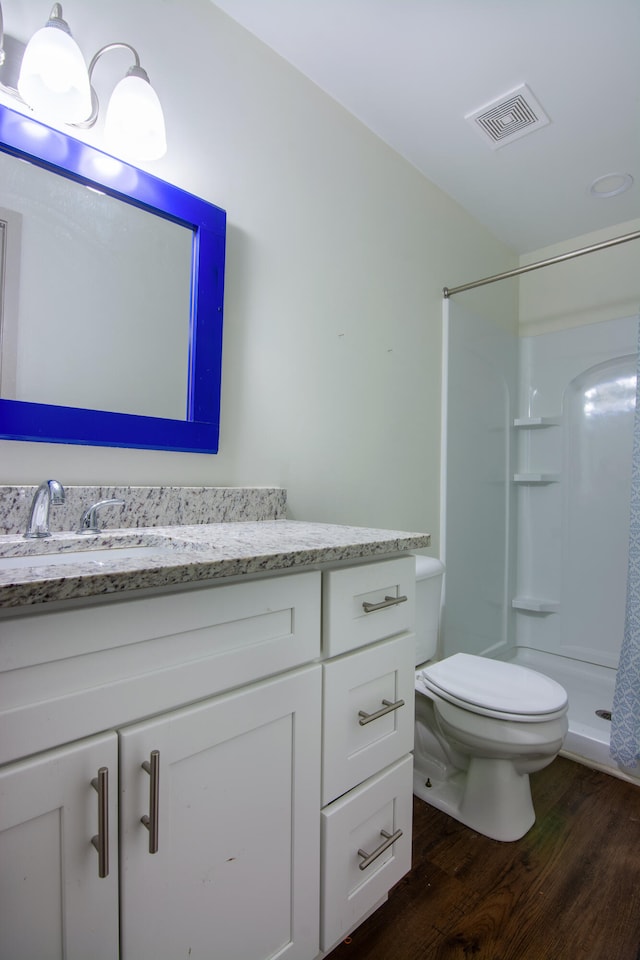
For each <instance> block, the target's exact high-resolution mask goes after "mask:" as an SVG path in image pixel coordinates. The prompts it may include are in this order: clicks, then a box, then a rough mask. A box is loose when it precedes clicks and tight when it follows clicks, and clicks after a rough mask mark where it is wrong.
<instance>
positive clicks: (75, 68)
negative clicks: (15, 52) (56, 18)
mask: <svg viewBox="0 0 640 960" xmlns="http://www.w3.org/2000/svg"><path fill="white" fill-rule="evenodd" d="M18 93H19V94H20V96H21V97H22V99H23V100H24V101H25V102H26V103H28V104H29V106H30V107H31V108H32V109H33V110H35V111H36V112H38V113H39V114H41V115H42V116H43V117H45V118H50V119H51V120H56V121H59V122H62V123H81V122H82V121H83V120H86V119H87V117H88V116H89V114H90V113H91V90H90V87H89V73H88V71H87V66H86V64H85V62H84V57H83V56H82V53H81V52H80V48H79V47H78V45H77V43H76V42H75V40H74V39H73V37H72V36H71V35H70V34H68V33H67V32H66V31H65V30H62V29H60V27H56V26H46V27H42V29H41V30H38V31H37V32H36V33H34V35H33V36H32V38H31V40H30V41H29V43H28V44H27V48H26V50H25V52H24V56H23V58H22V66H21V67H20V76H19V78H18Z"/></svg>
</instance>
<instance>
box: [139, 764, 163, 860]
mask: <svg viewBox="0 0 640 960" xmlns="http://www.w3.org/2000/svg"><path fill="white" fill-rule="evenodd" d="M141 766H142V769H143V770H145V771H146V772H147V773H148V774H149V777H150V779H149V815H148V816H147V815H146V814H145V815H144V817H140V823H143V824H144V825H145V827H146V828H147V830H148V831H149V853H157V852H158V826H159V816H158V814H159V811H160V751H159V750H152V751H151V753H150V755H149V760H145V761H144V763H143V764H141Z"/></svg>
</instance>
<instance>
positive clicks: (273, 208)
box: [0, 0, 515, 551]
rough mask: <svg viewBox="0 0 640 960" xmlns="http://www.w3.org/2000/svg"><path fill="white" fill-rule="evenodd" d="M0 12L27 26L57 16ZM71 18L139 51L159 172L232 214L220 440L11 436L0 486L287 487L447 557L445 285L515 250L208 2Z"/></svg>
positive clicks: (98, 6)
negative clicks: (65, 441)
mask: <svg viewBox="0 0 640 960" xmlns="http://www.w3.org/2000/svg"><path fill="white" fill-rule="evenodd" d="M3 11H4V21H5V31H6V32H7V33H8V34H12V35H14V36H18V37H20V38H21V39H26V37H27V35H29V34H30V33H31V32H33V30H34V29H36V28H37V27H38V26H40V23H41V21H42V20H44V18H45V15H46V13H47V12H48V10H44V12H42V11H41V10H40V9H36V5H35V4H34V3H33V2H32V0H4V2H3ZM64 14H65V17H66V19H67V20H68V21H69V23H70V25H71V28H72V30H73V32H74V35H75V36H76V39H77V40H78V41H79V43H80V44H81V46H82V47H83V49H84V50H85V52H86V54H87V56H89V55H90V54H91V53H93V51H95V50H96V49H97V48H98V47H99V46H101V45H103V44H104V43H106V42H108V41H112V40H118V39H122V40H126V41H128V42H129V43H132V44H133V45H134V46H136V47H137V48H138V49H139V51H140V54H141V58H142V63H143V66H144V67H145V68H146V70H147V71H148V73H149V75H150V77H151V80H152V83H153V84H154V86H155V87H156V89H157V91H158V93H159V95H160V97H161V99H162V102H163V106H164V108H165V115H166V120H167V135H168V141H169V151H168V154H167V156H166V157H165V158H163V159H162V160H161V161H159V162H157V163H155V164H153V165H149V166H148V169H149V170H151V172H153V173H154V174H156V175H157V176H160V177H162V178H165V179H167V180H169V181H172V182H174V183H176V184H178V185H179V186H181V187H183V188H185V189H187V190H189V191H191V192H193V193H196V194H199V195H201V196H203V197H204V198H206V199H207V200H210V201H212V202H213V203H216V204H218V205H219V206H221V207H223V208H225V209H226V210H227V213H228V249H227V273H226V302H225V339H224V358H223V396H222V425H221V436H220V453H219V454H218V455H217V456H203V455H197V454H176V453H162V452H147V451H137V450H133V451H127V450H113V449H107V448H96V447H94V448H83V447H74V446H67V445H58V444H29V443H22V442H17V441H2V442H0V482H3V483H14V482H36V481H39V480H41V479H43V478H45V477H49V476H54V477H57V478H58V479H60V480H61V481H62V482H63V483H65V482H66V483H94V482H95V483H97V482H102V483H118V482H122V483H134V484H135V483H141V484H143V483H153V484H162V483H164V484H172V483H174V484H180V483H188V484H203V485H205V484H214V485H225V484H231V485H236V484H250V485H262V484H270V485H271V484H273V485H280V486H284V487H286V488H287V489H288V491H289V506H290V513H291V515H292V516H293V517H294V518H297V519H303V518H304V519H309V520H320V521H323V520H326V521H336V522H348V523H355V524H366V525H373V526H388V527H396V528H404V529H419V530H426V531H431V532H433V534H434V535H435V536H434V551H437V549H438V544H437V522H438V485H439V480H438V478H439V430H440V351H441V290H442V287H443V286H445V285H447V286H453V285H455V284H458V283H463V282H465V281H468V280H470V279H473V278H476V277H482V276H485V275H487V274H491V273H496V272H499V271H501V270H505V269H510V268H512V267H513V266H515V257H514V256H513V255H512V254H511V253H510V251H509V250H507V249H506V248H505V247H504V246H503V245H502V244H500V243H498V242H497V241H496V240H495V239H494V238H493V237H492V236H491V235H490V234H488V232H487V231H486V230H485V229H484V228H482V227H481V226H480V225H479V224H478V223H476V222H475V221H473V220H472V219H471V218H470V217H469V216H468V215H467V214H466V213H465V212H464V211H463V210H462V209H461V208H460V207H459V206H458V205H457V204H455V203H454V202H453V201H452V200H451V199H450V198H448V197H447V196H445V195H444V194H443V193H442V192H441V191H439V190H438V189H437V188H436V187H435V186H433V185H432V184H431V183H429V182H428V181H427V180H425V179H424V178H423V177H422V176H421V175H420V174H419V173H418V172H417V171H416V170H415V169H414V168H413V167H412V166H410V165H409V164H408V163H407V162H406V161H404V160H403V159H402V158H400V157H399V156H398V155H397V154H395V153H394V152H393V151H392V150H390V149H389V148H388V147H387V146H386V145H385V144H384V143H382V142H381V141H380V140H378V139H377V138H376V137H375V136H373V134H371V133H370V132H369V131H368V130H366V129H365V128H364V127H363V126H361V125H360V124H359V123H358V122H357V121H356V120H355V119H354V118H353V117H351V116H350V115H349V114H347V113H346V112H345V111H344V110H343V109H342V108H341V107H340V106H339V105H337V104H336V103H335V102H333V101H332V100H330V99H329V98H328V97H327V96H326V95H325V94H323V93H322V92H321V91H320V90H319V89H318V88H316V87H315V86H314V85H313V84H311V83H310V82H309V81H307V80H306V79H305V78H303V77H302V76H301V75H300V74H298V73H297V72H296V71H295V70H294V69H293V68H291V67H290V66H289V65H288V64H286V63H285V62H284V61H282V60H281V59H280V58H279V57H277V56H276V55H275V54H274V53H273V52H272V51H271V50H269V49H268V48H267V47H265V46H264V45H262V44H261V43H260V42H258V41H257V40H256V39H255V38H253V37H252V36H251V35H249V34H248V33H246V32H245V31H244V30H243V29H242V28H241V27H239V26H238V25H237V24H235V23H234V22H233V21H232V20H230V19H228V18H227V17H226V16H225V15H224V14H222V13H221V12H220V11H219V10H218V9H217V8H216V7H215V6H214V5H213V4H212V3H210V2H209V0H136V2H135V3H131V2H130V0H110V2H109V4H105V3H104V2H102V0H67V2H65V4H64ZM117 56H118V55H116V54H113V55H112V57H113V59H114V60H115V59H116V58H117ZM103 63H104V65H103ZM123 63H124V67H123V68H124V69H126V67H127V66H128V62H126V58H125V57H124V55H123ZM116 66H117V64H116ZM111 69H112V68H111V65H109V64H108V63H107V59H105V60H104V61H101V63H100V65H99V67H98V69H97V71H96V75H95V81H96V85H97V86H98V88H99V89H98V92H99V94H100V95H101V96H102V97H103V98H104V100H105V101H106V98H107V97H108V93H109V89H110V88H109V87H108V85H107V80H108V79H109V71H111ZM101 85H102V87H104V88H105V89H104V92H102V90H101V89H100V88H101ZM85 136H86V139H87V140H91V141H92V142H95V143H96V144H97V145H99V136H100V129H99V127H98V128H97V129H96V130H95V131H91V132H89V133H87V134H86V135H85ZM511 299H513V298H511Z"/></svg>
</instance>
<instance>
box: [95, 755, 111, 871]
mask: <svg viewBox="0 0 640 960" xmlns="http://www.w3.org/2000/svg"><path fill="white" fill-rule="evenodd" d="M91 786H92V787H93V789H94V790H95V791H96V792H97V794H98V832H97V834H96V836H95V837H91V843H92V844H93V846H94V847H95V848H96V850H97V851H98V876H99V877H100V878H101V879H104V878H105V877H108V876H109V771H108V769H107V768H106V767H100V769H99V770H98V776H97V777H94V778H93V780H92V781H91Z"/></svg>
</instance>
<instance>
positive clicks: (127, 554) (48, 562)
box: [0, 545, 170, 571]
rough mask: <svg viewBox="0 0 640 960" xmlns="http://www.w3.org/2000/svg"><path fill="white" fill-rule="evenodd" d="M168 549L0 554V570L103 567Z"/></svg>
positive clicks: (159, 555) (162, 553) (161, 553)
mask: <svg viewBox="0 0 640 960" xmlns="http://www.w3.org/2000/svg"><path fill="white" fill-rule="evenodd" d="M168 553H170V551H167V550H166V549H165V550H163V549H162V547H159V546H158V547H156V546H153V547H149V546H143V545H141V546H136V547H127V548H118V547H111V548H103V549H97V550H69V551H66V552H65V553H39V554H32V555H27V556H20V557H2V556H0V571H3V570H16V569H24V568H25V567H31V568H39V567H58V566H69V565H70V564H73V565H74V566H82V567H83V568H89V569H95V568H97V567H104V566H106V565H108V564H109V563H113V562H114V561H116V562H118V561H121V560H144V559H145V558H148V557H155V558H156V559H159V560H160V559H162V558H166V556H167V554H168Z"/></svg>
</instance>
